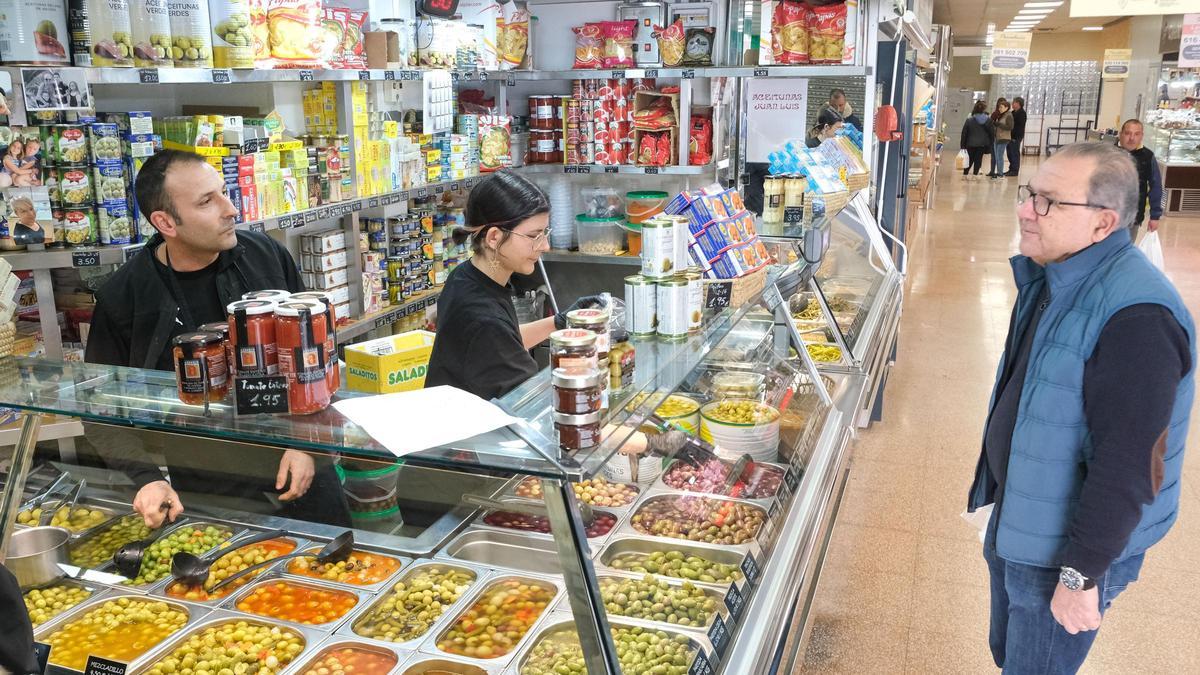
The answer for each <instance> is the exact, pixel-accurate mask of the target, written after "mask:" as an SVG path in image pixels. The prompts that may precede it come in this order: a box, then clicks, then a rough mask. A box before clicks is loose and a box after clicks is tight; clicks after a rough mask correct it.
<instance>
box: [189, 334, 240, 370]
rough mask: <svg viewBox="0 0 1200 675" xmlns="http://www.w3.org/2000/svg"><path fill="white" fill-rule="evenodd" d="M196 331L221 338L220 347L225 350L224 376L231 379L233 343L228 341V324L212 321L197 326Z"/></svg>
mask: <svg viewBox="0 0 1200 675" xmlns="http://www.w3.org/2000/svg"><path fill="white" fill-rule="evenodd" d="M196 330H198V331H201V332H204V333H216V334H217V335H220V336H221V346H222V347H224V348H225V374H226V376H228V377H233V343H231V342H230V341H229V324H228V323H226V322H224V321H214V322H213V323H206V324H203V325H201V326H198V327H197V328H196Z"/></svg>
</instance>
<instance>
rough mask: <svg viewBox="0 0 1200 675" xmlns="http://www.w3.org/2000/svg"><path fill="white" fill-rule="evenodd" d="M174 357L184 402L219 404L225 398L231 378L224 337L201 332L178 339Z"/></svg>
mask: <svg viewBox="0 0 1200 675" xmlns="http://www.w3.org/2000/svg"><path fill="white" fill-rule="evenodd" d="M172 354H173V359H174V361H175V381H176V385H177V387H178V389H179V400H180V401H181V402H183V403H187V404H188V405H204V403H205V401H206V400H207V401H208V402H209V403H216V402H218V401H222V400H224V399H225V396H226V395H227V394H228V393H229V375H228V371H227V369H226V367H225V347H224V345H222V344H221V336H220V335H217V334H216V333H206V332H200V331H197V332H193V333H184V334H182V335H179V336H176V337H175V339H174V340H173V348H172Z"/></svg>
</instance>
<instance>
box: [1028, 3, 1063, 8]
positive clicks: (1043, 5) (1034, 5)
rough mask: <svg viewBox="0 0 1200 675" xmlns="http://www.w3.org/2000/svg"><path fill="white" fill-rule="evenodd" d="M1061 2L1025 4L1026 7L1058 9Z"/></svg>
mask: <svg viewBox="0 0 1200 675" xmlns="http://www.w3.org/2000/svg"><path fill="white" fill-rule="evenodd" d="M1061 4H1062V3H1061V2H1027V3H1025V6H1026V7H1058V6H1059V5H1061Z"/></svg>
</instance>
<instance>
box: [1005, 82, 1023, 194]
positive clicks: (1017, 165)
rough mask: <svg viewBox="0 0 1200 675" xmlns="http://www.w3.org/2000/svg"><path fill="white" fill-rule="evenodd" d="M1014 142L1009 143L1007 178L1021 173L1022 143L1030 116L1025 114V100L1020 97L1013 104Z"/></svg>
mask: <svg viewBox="0 0 1200 675" xmlns="http://www.w3.org/2000/svg"><path fill="white" fill-rule="evenodd" d="M1012 116H1013V128H1012V140H1010V141H1009V142H1008V148H1007V149H1006V150H1007V154H1008V172H1007V173H1005V174H1004V175H1005V176H1015V175H1017V174H1019V173H1021V142H1022V141H1024V140H1025V121H1026V119H1027V118H1028V115H1027V114H1026V112H1025V99H1023V98H1021V97H1020V96H1018V97H1016V98H1014V99H1013V102H1012Z"/></svg>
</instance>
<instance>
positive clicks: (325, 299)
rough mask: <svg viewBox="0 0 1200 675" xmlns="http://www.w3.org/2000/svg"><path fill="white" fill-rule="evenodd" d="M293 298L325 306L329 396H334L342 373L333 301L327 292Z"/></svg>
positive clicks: (339, 384)
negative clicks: (340, 371)
mask: <svg viewBox="0 0 1200 675" xmlns="http://www.w3.org/2000/svg"><path fill="white" fill-rule="evenodd" d="M292 298H293V299H295V300H316V301H317V302H320V303H321V304H322V305H324V306H325V327H326V329H327V332H328V333H329V337H328V339H327V340H325V369H326V379H327V380H328V381H329V394H330V395H331V396H332V395H333V394H334V393H335V392H337V390H338V388H339V387H341V386H342V381H341V379H342V378H341V373H339V372H338V356H337V331H336V330H335V326H336V325H337V321H336V320H335V319H334V314H333V299H332V298H330V297H329V294H328V293H326V292H325V291H305V292H304V293H293V294H292Z"/></svg>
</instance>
